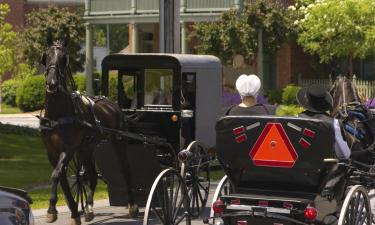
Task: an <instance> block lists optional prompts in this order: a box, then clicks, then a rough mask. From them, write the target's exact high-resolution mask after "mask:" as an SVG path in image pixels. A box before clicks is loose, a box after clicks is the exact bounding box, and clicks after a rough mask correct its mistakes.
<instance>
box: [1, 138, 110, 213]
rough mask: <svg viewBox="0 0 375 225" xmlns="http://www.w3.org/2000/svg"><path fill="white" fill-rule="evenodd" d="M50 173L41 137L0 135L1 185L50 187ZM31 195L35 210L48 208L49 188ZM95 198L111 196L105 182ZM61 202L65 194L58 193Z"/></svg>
mask: <svg viewBox="0 0 375 225" xmlns="http://www.w3.org/2000/svg"><path fill="white" fill-rule="evenodd" d="M51 171H52V168H51V166H50V164H49V162H48V159H47V155H46V153H45V149H44V146H43V144H42V141H41V138H40V137H29V136H21V135H15V134H0V185H2V186H9V187H15V188H22V189H25V190H26V191H28V190H30V189H35V187H36V186H39V185H43V186H45V185H48V184H50V176H51ZM29 194H30V196H31V198H32V199H33V201H34V204H33V205H32V208H33V209H38V208H45V207H47V206H48V201H49V197H50V189H49V188H43V189H37V190H33V191H30V192H29ZM95 195H96V199H99V198H100V199H103V198H107V197H108V196H107V191H106V185H105V184H104V183H102V182H100V183H99V185H98V188H97V192H95ZM59 199H60V201H59V203H58V204H59V205H63V204H64V203H65V202H64V197H63V195H62V191H59Z"/></svg>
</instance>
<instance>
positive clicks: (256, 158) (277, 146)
mask: <svg viewBox="0 0 375 225" xmlns="http://www.w3.org/2000/svg"><path fill="white" fill-rule="evenodd" d="M250 157H251V158H252V160H253V162H254V164H255V165H257V166H271V167H289V168H290V167H293V165H294V163H295V161H296V160H297V158H298V156H297V153H296V151H295V150H294V147H293V146H292V144H291V143H290V140H289V138H288V136H287V135H286V133H285V131H284V129H283V127H282V125H281V124H280V123H267V125H266V126H265V128H264V130H263V131H262V133H261V135H260V136H259V138H258V140H257V141H256V143H255V144H254V146H253V148H252V149H251V151H250Z"/></svg>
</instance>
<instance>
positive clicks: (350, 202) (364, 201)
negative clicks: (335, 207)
mask: <svg viewBox="0 0 375 225" xmlns="http://www.w3.org/2000/svg"><path fill="white" fill-rule="evenodd" d="M371 217H372V214H371V206H370V201H369V197H368V194H367V190H366V189H365V188H364V187H363V186H361V185H355V186H353V187H351V188H350V190H349V192H348V194H347V195H346V197H345V200H344V203H343V205H342V208H341V211H340V217H339V221H338V225H371V223H372V219H371Z"/></svg>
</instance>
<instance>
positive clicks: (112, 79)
mask: <svg viewBox="0 0 375 225" xmlns="http://www.w3.org/2000/svg"><path fill="white" fill-rule="evenodd" d="M108 86H109V87H108V96H107V97H108V98H109V99H110V100H111V101H114V102H117V97H118V96H117V92H118V90H117V88H118V78H117V74H110V75H109V80H108Z"/></svg>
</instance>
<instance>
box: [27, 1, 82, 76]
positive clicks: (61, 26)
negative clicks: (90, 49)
mask: <svg viewBox="0 0 375 225" xmlns="http://www.w3.org/2000/svg"><path fill="white" fill-rule="evenodd" d="M47 30H52V34H53V40H60V41H63V40H64V39H65V38H66V36H67V34H69V37H70V42H69V45H68V49H67V52H68V53H69V56H70V67H71V70H72V71H73V72H76V71H81V70H83V63H84V60H85V58H84V53H83V52H82V51H81V44H82V43H83V42H84V38H85V27H84V21H83V18H82V16H81V15H80V14H79V13H77V12H73V11H71V10H69V9H68V8H57V7H53V6H49V7H48V8H40V9H39V10H34V11H32V12H31V13H29V14H27V16H26V28H25V29H24V30H23V32H22V33H21V42H22V43H21V45H22V46H23V47H22V49H23V58H24V59H25V60H26V61H27V62H28V63H29V65H31V66H35V65H37V64H38V63H39V62H40V59H41V58H42V54H43V53H44V52H45V50H46V48H47V46H46V45H47V43H46V38H47Z"/></svg>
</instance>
